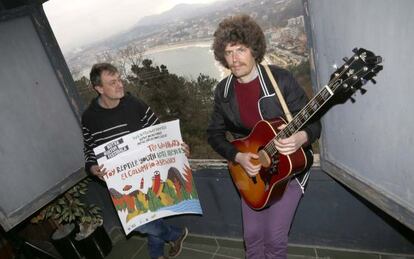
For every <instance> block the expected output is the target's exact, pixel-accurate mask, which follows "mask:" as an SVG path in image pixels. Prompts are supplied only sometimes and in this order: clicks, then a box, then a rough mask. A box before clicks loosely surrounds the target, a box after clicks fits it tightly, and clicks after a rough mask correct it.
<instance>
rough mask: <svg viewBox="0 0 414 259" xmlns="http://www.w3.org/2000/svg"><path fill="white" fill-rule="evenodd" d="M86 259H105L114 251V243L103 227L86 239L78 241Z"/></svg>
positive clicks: (99, 227)
mask: <svg viewBox="0 0 414 259" xmlns="http://www.w3.org/2000/svg"><path fill="white" fill-rule="evenodd" d="M76 243H77V245H78V247H79V248H80V250H81V252H82V254H83V255H84V256H85V258H86V259H103V258H105V256H107V255H108V254H109V252H111V250H112V241H111V239H110V238H109V235H108V234H107V233H106V231H105V228H104V227H103V225H100V226H98V227H97V228H96V229H95V231H94V232H92V233H91V234H90V235H88V236H87V237H85V238H82V239H80V240H77V241H76Z"/></svg>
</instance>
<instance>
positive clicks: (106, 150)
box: [94, 120, 202, 234]
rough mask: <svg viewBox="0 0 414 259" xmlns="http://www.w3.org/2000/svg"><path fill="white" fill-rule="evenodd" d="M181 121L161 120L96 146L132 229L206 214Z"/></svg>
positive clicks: (117, 204) (127, 228) (120, 211)
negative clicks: (166, 219) (171, 218)
mask: <svg viewBox="0 0 414 259" xmlns="http://www.w3.org/2000/svg"><path fill="white" fill-rule="evenodd" d="M181 143H182V138H181V133H180V128H179V121H178V120H175V121H171V122H166V123H162V124H157V125H154V126H151V127H148V128H145V129H142V130H139V131H136V132H133V133H130V134H128V135H125V136H123V137H121V138H118V139H115V140H112V141H110V142H107V143H105V144H103V145H100V146H98V147H96V148H95V149H94V151H95V154H96V155H97V158H98V163H99V164H100V165H101V164H103V165H104V167H105V168H107V170H108V173H107V174H106V175H105V177H104V179H105V181H106V184H107V187H108V189H109V192H110V195H111V198H112V201H113V203H114V206H115V208H116V210H117V212H118V216H119V218H120V220H121V223H122V226H123V228H124V230H125V232H126V234H128V233H129V232H131V231H132V230H133V229H134V228H136V227H138V226H140V225H142V224H145V223H147V222H149V221H152V220H155V219H158V218H163V217H167V216H172V215H178V214H185V213H194V214H202V211H201V207H200V202H199V199H198V195H197V191H196V188H195V185H194V181H193V175H192V170H191V168H190V166H189V163H188V160H187V158H186V156H185V154H184V152H183V150H182V148H181Z"/></svg>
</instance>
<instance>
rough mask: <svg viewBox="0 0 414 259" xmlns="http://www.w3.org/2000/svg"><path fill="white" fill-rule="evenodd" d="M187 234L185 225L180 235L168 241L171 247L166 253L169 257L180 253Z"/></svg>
mask: <svg viewBox="0 0 414 259" xmlns="http://www.w3.org/2000/svg"><path fill="white" fill-rule="evenodd" d="M187 235H188V229H187V228H186V227H185V228H184V230H183V233H182V234H181V236H180V237H179V238H178V239H177V240H175V241H171V242H170V245H171V247H170V250H169V251H168V255H169V256H170V257H171V258H174V257H177V256H178V255H179V254H180V253H181V250H182V249H183V243H184V239H185V238H186V237H187Z"/></svg>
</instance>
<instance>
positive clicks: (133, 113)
mask: <svg viewBox="0 0 414 259" xmlns="http://www.w3.org/2000/svg"><path fill="white" fill-rule="evenodd" d="M90 81H91V84H92V86H93V88H94V89H95V90H96V91H97V92H98V96H97V97H96V98H95V99H94V100H93V101H92V102H91V104H90V105H89V107H88V108H87V110H86V111H85V112H84V113H83V115H82V133H83V139H84V155H85V169H86V171H87V172H90V173H91V174H93V175H95V176H97V177H98V178H99V179H101V180H104V181H106V183H107V185H109V183H110V181H111V179H112V178H115V177H110V176H115V175H117V176H121V178H122V176H125V177H124V178H127V176H128V175H131V174H132V170H130V169H133V170H135V171H134V172H135V175H136V176H137V175H139V174H138V173H139V170H138V169H134V168H135V167H136V166H139V165H141V164H142V162H144V161H149V160H151V159H152V158H153V156H154V152H151V151H144V150H141V151H140V150H136V152H138V153H134V154H135V158H134V159H130V157H125V156H128V155H129V156H130V154H127V153H128V152H125V153H124V151H127V150H128V146H126V145H123V147H119V146H121V145H119V144H120V143H119V142H120V141H123V139H122V138H121V137H123V136H125V135H128V134H130V133H133V132H136V131H138V130H142V129H145V128H147V127H150V126H154V125H156V124H158V123H159V121H158V118H157V117H156V116H155V114H154V113H153V112H152V110H151V109H150V107H149V106H147V105H146V104H145V103H144V102H143V101H141V100H139V99H138V98H135V97H133V96H132V95H130V94H125V92H124V86H123V83H122V81H121V79H120V75H119V72H118V70H117V69H116V67H114V66H113V65H111V64H108V63H99V64H95V65H93V67H92V69H91V72H90ZM180 139H181V138H180ZM111 141H112V142H111ZM107 143H109V144H108V145H107ZM111 143H112V144H111ZM103 144H105V145H106V146H105V145H104V146H105V147H104V149H105V152H104V153H105V154H104V155H102V154H99V153H98V154H95V152H94V148H96V147H98V146H101V145H103ZM174 145H177V142H175V143H174ZM178 146H179V150H180V151H181V152H183V153H184V154H185V155H186V156H188V155H189V148H188V146H187V145H186V144H185V143H183V142H182V141H181V142H180V143H178ZM154 148H155V147H154ZM144 152H146V154H145V153H144ZM129 153H130V152H129ZM137 154H138V156H139V157H136V156H137ZM144 154H145V155H144ZM120 156H123V157H124V159H126V160H128V159H130V161H127V162H126V163H124V164H123V166H120V168H118V169H119V172H118V171H116V170H115V169H113V168H111V167H108V165H107V164H106V163H101V161H100V163H99V165H98V159H99V158H102V157H105V158H107V159H109V158H114V157H118V158H119V157H120ZM140 156H142V157H140ZM104 164H105V165H104ZM154 168H155V167H154ZM172 170H173V171H174V169H172ZM175 170H177V169H175ZM164 174H165V173H164ZM158 177H160V173H159V172H158V175H157V172H156V171H154V172H153V179H151V180H153V182H156V181H157V178H158ZM131 179H133V178H131ZM146 184H148V181H147V183H145V179H144V178H143V177H141V182H140V183H139V184H138V186H139V187H144V186H146ZM163 184H164V185H165V184H166V183H163ZM139 187H137V186H133V184H126V185H125V186H124V187H123V188H122V189H121V190H119V188H117V189H115V188H112V189H111V191H112V190H116V191H118V193H117V195H118V196H119V197H120V195H122V196H123V198H122V201H123V203H122V204H115V199H114V197H115V198H116V195H114V193H112V192H111V197H112V200H113V201H114V204H115V207H116V208H117V210H118V212H119V215H120V211H122V212H123V213H124V214H125V213H127V215H126V218H127V221H128V220H130V219H133V218H135V216H137V215H138V214H140V211H142V210H144V209H146V211H148V210H149V209H148V208H149V207H148V204H147V203H146V202H148V200H149V199H148V197H149V196H148V195H147V194H143V192H140V195H141V196H139V195H136V194H137V193H138V191H136V192H128V191H134V188H136V189H139ZM153 187H154V186H152V189H151V190H152V192H151V194H154V191H156V194H157V195H158V194H159V193H158V192H159V189H160V187H159V186H158V185H157V186H155V187H157V190H154V189H153ZM108 188H110V187H109V186H108ZM130 189H131V190H130ZM147 189H148V187H147ZM127 196H128V197H129V198H128V199H127V198H126V197H127ZM131 197H132V198H131ZM156 198H157V199H158V200H160V197H156ZM139 200H141V201H142V202H138V201H139ZM118 201H119V200H118ZM123 204H126V205H125V206H123ZM118 206H121V209H120V208H119V207H118ZM138 206H140V207H139V208H138ZM120 218H121V217H120ZM150 220H152V221H150ZM150 220H148V219H146V222H144V223H143V224H134V225H132V226H135V227H134V228H133V229H130V231H139V232H140V233H144V234H147V236H148V251H149V254H150V256H151V258H157V259H160V258H167V257H165V256H164V243H165V242H168V243H169V244H170V245H171V247H170V250H169V253H168V256H169V257H176V256H178V254H179V253H180V252H181V249H182V244H183V241H184V239H185V238H186V237H187V234H188V229H187V228H184V229H181V228H178V227H175V226H171V225H168V224H166V223H165V222H164V221H163V219H162V218H157V219H155V220H153V219H150ZM121 221H122V219H121ZM123 225H124V223H123ZM124 229H125V227H124ZM128 233H129V230H128V232H127V234H128Z"/></svg>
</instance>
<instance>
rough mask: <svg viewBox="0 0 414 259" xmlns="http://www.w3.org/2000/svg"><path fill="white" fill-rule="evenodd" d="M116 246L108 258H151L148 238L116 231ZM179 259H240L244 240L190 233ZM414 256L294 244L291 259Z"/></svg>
mask: <svg viewBox="0 0 414 259" xmlns="http://www.w3.org/2000/svg"><path fill="white" fill-rule="evenodd" d="M111 238H112V240H113V241H114V247H113V249H112V251H111V253H110V254H109V255H108V256H107V257H106V258H107V259H149V258H150V257H149V255H148V252H147V244H146V239H145V238H143V237H140V236H132V237H130V238H129V239H125V237H124V236H123V234H122V233H121V232H117V231H113V232H112V233H111ZM177 258H178V259H240V258H244V250H243V243H242V241H241V240H234V239H222V238H212V237H205V236H198V235H191V234H190V235H189V236H188V237H187V239H186V241H185V243H184V249H183V251H182V252H181V254H180V255H179V256H178V257H177ZM311 258H312V259H314V258H323V259H365V258H366V259H371V258H372V259H414V255H396V254H384V253H376V252H370V253H368V252H361V251H351V250H338V249H331V248H321V247H305V246H298V245H290V246H289V250H288V259H311Z"/></svg>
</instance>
